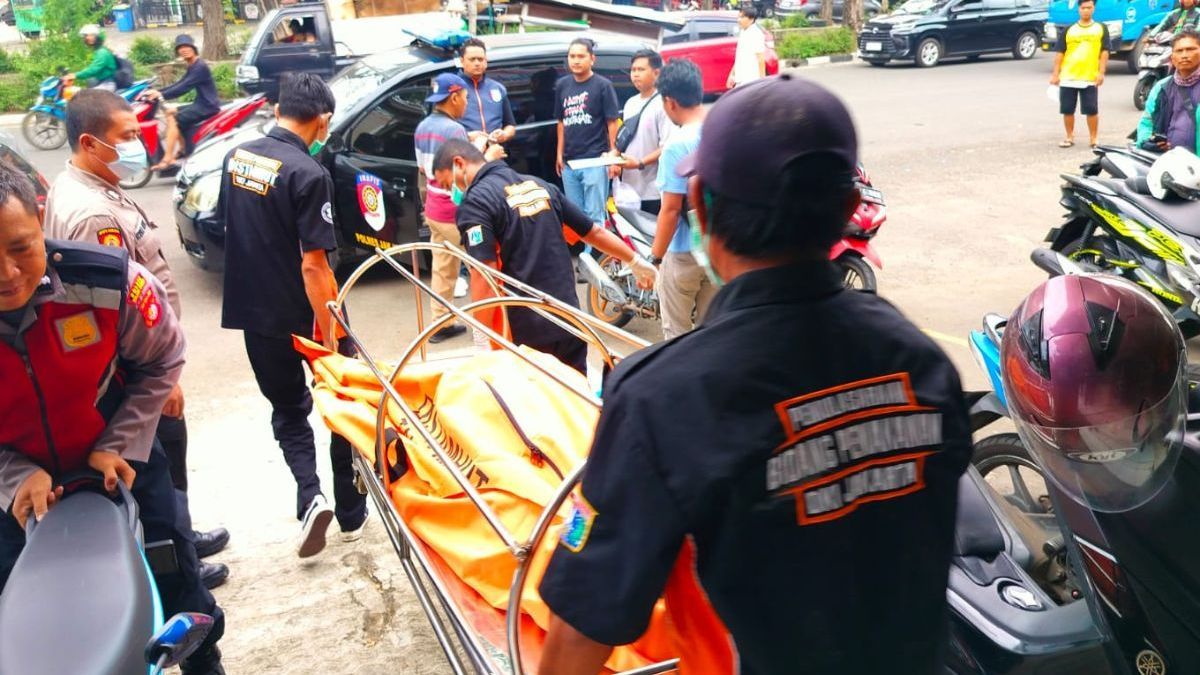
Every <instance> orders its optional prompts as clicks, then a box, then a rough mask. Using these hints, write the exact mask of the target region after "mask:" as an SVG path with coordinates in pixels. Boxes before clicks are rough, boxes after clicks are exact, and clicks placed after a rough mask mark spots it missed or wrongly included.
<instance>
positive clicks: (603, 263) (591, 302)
mask: <svg viewBox="0 0 1200 675" xmlns="http://www.w3.org/2000/svg"><path fill="white" fill-rule="evenodd" d="M598 262H599V264H600V268H601V269H603V270H604V271H605V272H611V271H612V270H614V269H616V270H619V269H621V263H620V262H619V261H618V260H617V259H616V258H614V257H612V256H610V255H606V256H604V257H603V258H601V259H600V260H599V261H598ZM587 309H588V314H591V315H592V316H594V317H596V318H597V319H600V320H601V321H603V322H605V323H607V324H608V325H610V326H612V327H614V328H621V327H623V326H624V325H625V324H627V323H629V321H630V319H632V318H633V312H631V311H629V310H621V309H616V308H614V307H613V306H612V303H611V302H609V300H608V298H605V297H604V295H603V294H602V293H601V292H600V289H599V288H596V287H595V286H591V285H589V286H588V303H587Z"/></svg>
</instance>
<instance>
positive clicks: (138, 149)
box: [96, 138, 147, 180]
mask: <svg viewBox="0 0 1200 675" xmlns="http://www.w3.org/2000/svg"><path fill="white" fill-rule="evenodd" d="M96 142H97V143H99V144H100V145H103V146H104V147H106V148H112V149H113V150H115V151H116V153H117V158H116V159H115V160H113V161H111V162H105V164H106V165H107V166H108V169H109V171H112V172H113V173H114V174H116V176H117V180H125V179H126V178H129V177H130V176H132V175H134V174H136V173H138V172H139V171H141V170H143V169H145V168H146V163H147V162H146V146H144V145H142V142H141V141H125V142H124V143H117V144H116V145H115V146H112V145H109V144H108V143H105V142H104V141H102V140H100V139H99V138H97V139H96Z"/></svg>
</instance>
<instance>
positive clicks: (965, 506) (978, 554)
mask: <svg viewBox="0 0 1200 675" xmlns="http://www.w3.org/2000/svg"><path fill="white" fill-rule="evenodd" d="M1005 546H1006V544H1005V541H1004V533H1003V532H1002V531H1001V530H1000V524H999V523H998V522H996V516H995V515H994V514H993V513H992V506H991V504H990V503H988V501H987V497H985V496H984V495H983V492H982V491H981V490H980V488H979V487H978V486H977V485H976V484H975V482H974V481H973V480H972V479H971V476H970V475H969V474H963V476H962V478H960V479H959V481H958V515H957V518H956V521H955V524H954V555H955V556H956V557H972V558H984V559H986V560H991V559H992V558H995V557H996V556H997V555H999V554H1000V553H1002V552H1004V550H1005Z"/></svg>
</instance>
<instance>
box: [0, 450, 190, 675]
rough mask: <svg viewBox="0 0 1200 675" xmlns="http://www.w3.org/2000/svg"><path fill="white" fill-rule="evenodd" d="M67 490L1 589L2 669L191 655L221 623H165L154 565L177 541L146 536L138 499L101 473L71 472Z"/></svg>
mask: <svg viewBox="0 0 1200 675" xmlns="http://www.w3.org/2000/svg"><path fill="white" fill-rule="evenodd" d="M63 487H64V491H65V494H64V497H63V498H62V499H61V500H60V501H59V503H57V504H56V505H55V506H54V508H52V509H50V510H49V511H48V512H47V513H46V515H45V516H44V517H43V518H42V521H41V522H37V521H35V519H34V518H33V517H32V516H30V518H29V519H28V520H27V521H26V544H25V548H24V550H23V551H22V552H21V556H20V557H19V558H18V559H17V562H16V565H15V566H14V567H13V570H12V574H11V575H10V576H9V579H8V583H7V585H6V586H5V587H4V593H3V594H0V673H79V674H81V675H82V674H88V675H92V674H94V675H114V674H116V673H137V672H142V673H146V672H149V673H151V675H153V674H155V673H159V672H161V671H162V670H163V669H165V668H168V667H171V666H173V665H176V664H178V663H179V662H180V661H182V660H184V659H185V658H187V657H188V656H189V655H191V654H192V653H193V652H194V651H195V650H196V648H197V647H199V646H200V644H201V643H202V642H203V641H204V638H205V637H206V636H207V635H208V633H209V631H210V630H211V629H212V625H213V620H212V617H210V616H207V615H205V614H194V613H186V614H177V615H175V616H174V617H172V618H171V620H169V621H167V622H166V623H165V624H164V623H163V616H162V605H161V601H160V600H159V596H158V589H157V587H156V585H155V582H154V577H153V576H152V574H151V564H152V563H151V561H155V562H154V567H155V568H156V569H157V570H159V571H160V573H170V572H171V571H172V570H171V566H172V565H173V564H174V560H175V557H174V555H175V554H174V545H173V543H172V542H170V541H167V542H160V543H157V544H150V545H148V546H147V545H145V544H144V542H143V539H142V526H141V523H140V521H139V520H138V507H137V502H136V501H134V498H133V495H132V494H131V493H130V492H129V490H128V488H126V487H125V485H124V484H119V497H118V501H119V503H118V501H114V500H113V499H112V498H110V497H109V496H108V495H107V494H106V493H105V492H104V490H103V478H102V477H99V474H94V473H90V472H89V474H87V475H84V474H80V475H78V476H76V477H74V478H73V479H67V480H65V481H64V482H63Z"/></svg>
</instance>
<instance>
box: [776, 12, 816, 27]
mask: <svg viewBox="0 0 1200 675" xmlns="http://www.w3.org/2000/svg"><path fill="white" fill-rule="evenodd" d="M808 25H809V24H808V17H807V16H805V15H804V14H792V15H790V16H788V17H786V18H785V19H784V20H783V25H782V26H781V27H782V28H808Z"/></svg>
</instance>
